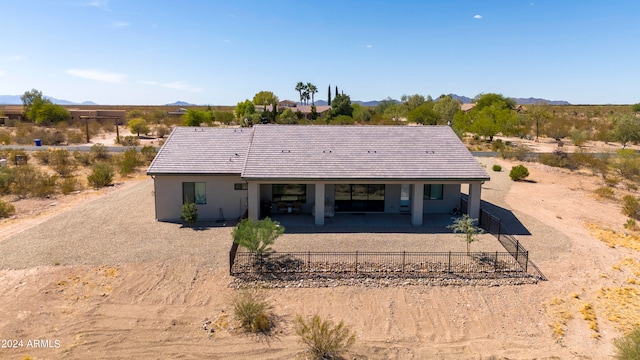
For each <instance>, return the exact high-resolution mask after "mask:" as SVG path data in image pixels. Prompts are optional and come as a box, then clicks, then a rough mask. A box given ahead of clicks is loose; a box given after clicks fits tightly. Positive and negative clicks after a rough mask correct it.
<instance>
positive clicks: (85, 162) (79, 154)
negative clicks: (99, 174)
mask: <svg viewBox="0 0 640 360" xmlns="http://www.w3.org/2000/svg"><path fill="white" fill-rule="evenodd" d="M73 158H74V159H75V160H76V162H77V163H78V164H80V165H82V166H89V165H91V153H88V152H84V151H78V150H76V151H74V152H73Z"/></svg>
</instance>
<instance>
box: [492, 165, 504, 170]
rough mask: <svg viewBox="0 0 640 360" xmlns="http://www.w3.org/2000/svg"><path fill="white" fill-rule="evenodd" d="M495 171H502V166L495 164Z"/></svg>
mask: <svg viewBox="0 0 640 360" xmlns="http://www.w3.org/2000/svg"><path fill="white" fill-rule="evenodd" d="M491 169H492V170H493V171H502V166H500V165H498V164H495V165H493V166H492V167H491Z"/></svg>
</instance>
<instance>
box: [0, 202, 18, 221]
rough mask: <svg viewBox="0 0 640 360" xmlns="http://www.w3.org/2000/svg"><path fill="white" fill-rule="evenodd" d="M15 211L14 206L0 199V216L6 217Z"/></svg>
mask: <svg viewBox="0 0 640 360" xmlns="http://www.w3.org/2000/svg"><path fill="white" fill-rule="evenodd" d="M15 213H16V208H15V206H13V205H12V204H9V203H6V202H4V201H2V199H0V218H6V217H9V216H11V215H13V214H15Z"/></svg>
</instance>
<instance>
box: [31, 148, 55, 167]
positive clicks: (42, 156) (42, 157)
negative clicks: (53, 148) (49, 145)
mask: <svg viewBox="0 0 640 360" xmlns="http://www.w3.org/2000/svg"><path fill="white" fill-rule="evenodd" d="M33 157H34V158H36V159H38V161H39V162H40V164H42V165H49V163H50V162H51V152H50V151H46V150H40V151H36V152H34V153H33Z"/></svg>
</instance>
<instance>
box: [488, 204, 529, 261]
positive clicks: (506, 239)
mask: <svg viewBox="0 0 640 360" xmlns="http://www.w3.org/2000/svg"><path fill="white" fill-rule="evenodd" d="M479 221H480V227H481V228H482V229H484V230H485V231H486V232H488V233H490V234H492V235H494V236H495V237H496V238H497V239H498V241H499V242H500V244H502V246H503V247H504V248H505V250H507V251H508V252H509V254H511V256H513V258H514V260H515V261H517V262H518V263H519V264H520V265H521V266H522V267H523V268H524V271H525V272H526V271H527V265H528V264H529V251H527V249H525V248H524V247H523V246H522V244H520V241H519V240H518V239H516V238H515V237H514V236H513V235H511V233H510V232H509V231H508V229H507V228H506V227H505V226H504V225H503V224H502V221H501V220H500V219H499V218H497V217H495V216H493V215H491V214H490V213H489V212H487V211H486V210H484V209H480V219H479Z"/></svg>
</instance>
